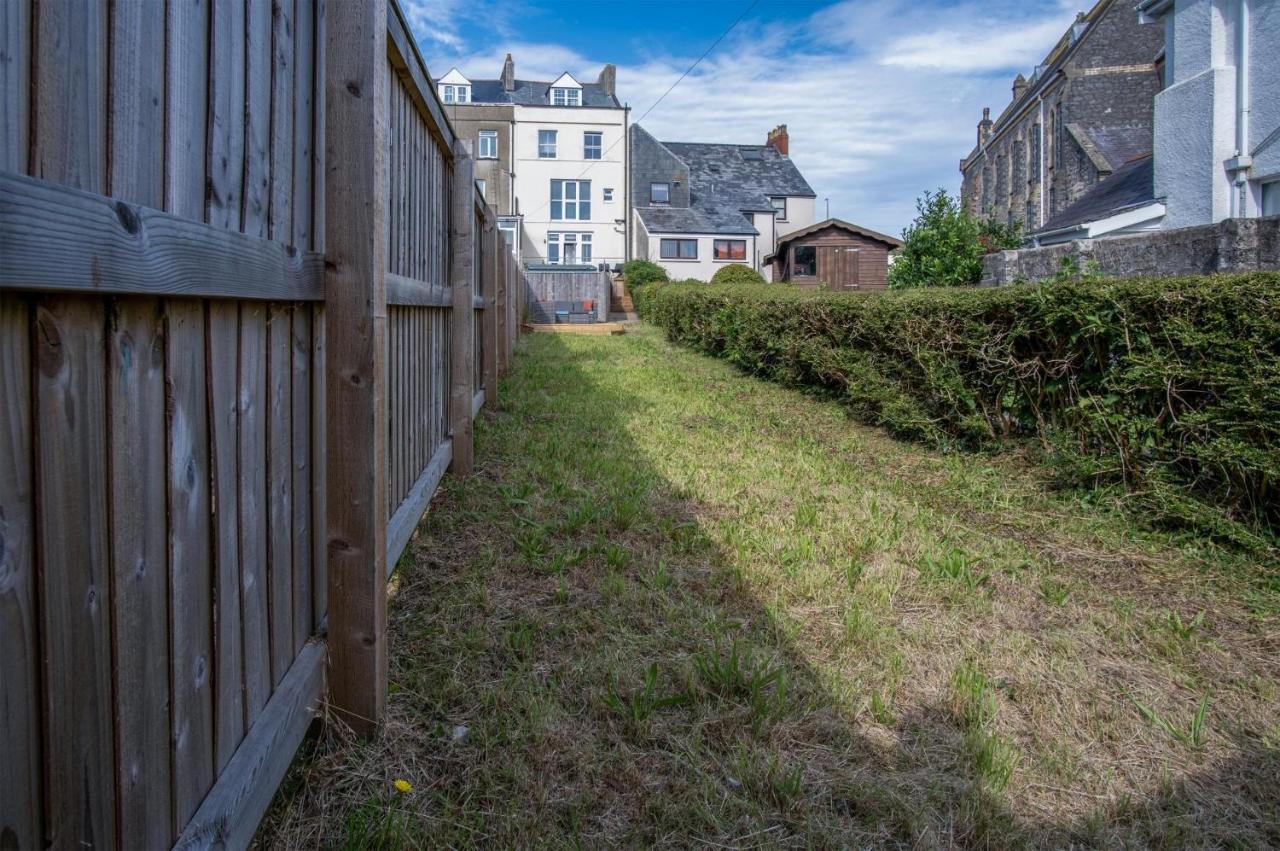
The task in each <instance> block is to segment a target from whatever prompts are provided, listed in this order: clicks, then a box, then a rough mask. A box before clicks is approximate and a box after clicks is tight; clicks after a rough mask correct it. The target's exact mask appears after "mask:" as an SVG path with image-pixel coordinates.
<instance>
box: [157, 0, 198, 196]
mask: <svg viewBox="0 0 1280 851" xmlns="http://www.w3.org/2000/svg"><path fill="white" fill-rule="evenodd" d="M167 26H168V45H167V51H166V53H167V57H166V62H167V65H168V67H167V73H166V75H165V76H166V80H167V86H166V89H165V104H166V109H165V113H166V121H165V136H166V139H165V158H164V159H165V196H166V197H165V204H164V206H165V209H166V210H168V211H169V212H171V213H174V214H175V215H179V216H182V217H184V218H188V219H194V220H195V221H203V220H204V216H205V197H204V196H205V174H206V169H207V166H208V161H207V159H206V156H205V136H206V126H207V125H206V121H207V117H208V97H209V93H208V92H209V90H208V70H209V6H208V3H207V0H181V2H173V3H170V4H169V5H168V9H167Z"/></svg>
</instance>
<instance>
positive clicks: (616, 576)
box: [600, 569, 627, 600]
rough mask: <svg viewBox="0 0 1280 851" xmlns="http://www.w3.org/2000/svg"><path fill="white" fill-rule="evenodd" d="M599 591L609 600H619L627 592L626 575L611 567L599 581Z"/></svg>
mask: <svg viewBox="0 0 1280 851" xmlns="http://www.w3.org/2000/svg"><path fill="white" fill-rule="evenodd" d="M600 593H601V594H603V595H604V596H605V597H606V598H608V599H610V600H621V599H622V598H623V597H624V596H625V595H626V593H627V577H626V576H624V575H623V574H621V573H619V572H618V571H616V570H612V569H611V570H610V571H609V572H608V573H606V574H605V575H604V581H603V582H601V583H600Z"/></svg>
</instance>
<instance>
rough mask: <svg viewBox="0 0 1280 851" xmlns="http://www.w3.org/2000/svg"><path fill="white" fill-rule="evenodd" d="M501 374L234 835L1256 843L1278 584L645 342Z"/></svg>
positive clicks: (1272, 761) (1268, 762)
mask: <svg viewBox="0 0 1280 851" xmlns="http://www.w3.org/2000/svg"><path fill="white" fill-rule="evenodd" d="M516 367H517V368H516V371H515V373H514V374H513V375H512V377H511V378H510V379H508V381H507V382H506V383H505V384H504V386H503V388H502V389H503V391H504V392H503V402H502V409H501V412H500V413H499V414H498V415H496V416H492V415H490V416H489V417H488V418H487V419H486V420H485V422H484V423H483V424H482V426H481V428H480V431H479V445H480V456H479V471H478V474H477V475H476V476H475V477H474V478H473V479H470V480H467V481H465V482H452V483H450V484H449V486H448V487H447V489H446V491H445V492H444V493H443V494H442V496H441V497H440V498H438V499H437V500H436V502H435V504H434V505H433V507H432V510H431V513H430V515H429V516H428V518H427V520H426V521H425V523H424V525H423V527H422V529H421V530H420V537H419V538H418V539H417V540H416V541H415V542H414V543H413V545H412V548H411V551H410V553H409V554H408V555H407V556H406V557H405V558H404V559H403V561H402V563H401V565H400V568H399V571H398V573H397V582H398V587H397V588H396V589H395V595H394V598H393V600H392V604H391V612H390V630H391V637H392V681H393V693H392V697H391V701H390V709H389V719H388V723H387V726H386V730H385V732H384V734H383V735H382V736H381V737H380V738H379V739H378V740H377V741H374V742H370V743H356V742H354V741H352V740H351V739H350V738H349V737H346V736H343V735H341V734H340V733H338V732H335V731H334V729H333V728H332V727H330V728H327V732H326V734H325V737H324V738H322V739H320V740H318V741H316V742H313V743H312V744H310V745H309V746H308V747H307V749H306V750H305V752H304V753H303V754H302V755H300V757H299V759H298V760H297V762H296V764H295V766H294V769H293V771H292V773H291V775H290V778H289V780H288V781H287V782H286V785H285V787H284V789H283V790H282V792H281V794H280V795H279V797H278V800H277V802H276V805H275V807H274V809H273V811H272V813H271V814H270V816H269V818H268V820H267V821H266V823H265V824H264V827H263V829H262V831H261V832H260V835H259V842H260V844H262V845H264V846H279V847H315V846H325V847H349V848H357V847H359V848H364V847H387V848H391V847H396V848H399V847H408V848H415V847H454V846H480V845H484V846H496V847H517V846H518V847H544V846H550V847H562V846H587V847H601V846H614V845H625V846H642V845H644V846H648V845H664V846H701V847H712V848H717V847H729V848H755V847H801V846H820V847H848V846H886V847H904V846H909V847H925V848H931V847H953V846H987V847H1010V846H1026V847H1066V846H1071V845H1083V846H1108V847H1120V846H1131V847H1138V846H1157V847H1188V846H1193V847H1201V846H1217V845H1236V846H1242V847H1265V846H1268V845H1275V844H1280V791H1278V790H1277V785H1276V778H1277V777H1278V776H1280V750H1278V748H1280V623H1278V620H1277V587H1278V586H1280V582H1278V581H1277V578H1276V573H1275V570H1274V567H1269V566H1266V565H1260V564H1253V563H1250V562H1249V560H1248V559H1247V558H1245V557H1243V556H1238V555H1233V554H1232V553H1229V552H1224V551H1221V550H1218V549H1215V548H1214V547H1212V546H1211V545H1209V544H1206V543H1203V542H1198V541H1194V540H1181V539H1174V538H1172V537H1169V536H1165V535H1160V534H1154V533H1146V532H1142V531H1140V530H1139V529H1137V528H1135V527H1134V525H1133V524H1132V523H1131V522H1130V521H1127V520H1126V519H1124V517H1123V516H1121V515H1119V514H1117V513H1114V512H1110V511H1108V510H1105V508H1100V507H1096V506H1091V505H1086V504H1082V503H1081V502H1080V501H1079V500H1077V499H1075V498H1073V497H1072V495H1069V494H1056V493H1053V492H1050V491H1049V490H1048V489H1047V488H1046V487H1045V485H1044V484H1043V482H1042V480H1041V479H1040V477H1039V476H1038V475H1037V474H1036V472H1035V471H1034V470H1033V469H1028V467H1027V466H1026V464H1025V463H1023V462H1022V461H1021V460H1019V459H1017V458H1014V457H984V456H973V455H942V454H937V453H931V452H927V451H923V450H921V449H919V448H918V447H914V446H910V445H906V444H902V443H899V442H896V441H893V440H890V439H888V438H887V437H885V436H884V435H883V434H881V433H879V432H877V431H875V430H871V429H866V428H862V427H859V426H856V425H853V424H851V423H850V422H849V421H848V420H847V418H846V417H845V416H844V415H843V412H842V410H841V409H840V407H839V406H838V405H837V404H836V403H833V402H829V401H822V400H819V399H815V398H811V397H805V396H802V395H799V394H796V393H794V392H791V391H787V390H783V389H780V388H777V387H773V386H769V385H765V384H762V383H759V382H756V381H754V380H752V379H749V378H746V377H743V376H741V375H739V374H737V373H735V372H734V371H733V370H732V369H730V368H729V367H727V366H725V365H724V364H722V363H718V362H715V361H711V360H708V359H704V358H700V357H698V356H695V355H692V354H689V353H687V352H683V351H680V350H677V349H674V348H672V347H670V346H668V345H667V344H665V343H664V342H663V341H662V340H661V339H660V338H659V337H658V336H657V335H655V334H653V333H652V332H649V331H641V332H640V333H639V334H633V335H630V336H628V337H625V338H617V339H576V338H575V339H571V340H570V339H561V338H555V337H539V338H536V339H531V340H528V341H526V343H525V351H524V352H523V354H522V356H521V358H519V359H518V361H517V364H516ZM1198 616H1200V620H1198V621H1197V617H1198ZM735 654H736V657H737V661H736V663H735V662H734V658H735ZM650 671H652V672H653V673H652V674H651V673H650ZM1206 695H1207V696H1208V709H1207V712H1206V721H1205V724H1204V726H1203V728H1202V729H1201V730H1200V732H1199V733H1195V734H1193V733H1192V732H1191V730H1190V727H1191V721H1192V718H1193V716H1194V714H1195V712H1196V708H1197V706H1198V705H1199V703H1200V701H1201V700H1202V699H1203V698H1204V697H1205V696H1206ZM666 698H675V699H677V700H674V701H670V702H668V701H666V700H665V699H666ZM1139 704H1141V706H1142V707H1146V709H1147V710H1148V711H1146V712H1144V710H1143V709H1142V708H1140V706H1139ZM1153 718H1155V719H1159V722H1157V721H1154V720H1153ZM1160 722H1163V723H1160ZM462 725H465V727H466V733H465V735H460V732H459V731H458V728H459V727H460V726H462ZM1171 731H1173V732H1171ZM396 778H403V779H407V780H409V781H410V782H411V783H412V784H413V791H412V792H409V793H407V794H399V793H397V792H395V791H394V790H393V788H392V785H391V784H392V781H393V780H394V779H396Z"/></svg>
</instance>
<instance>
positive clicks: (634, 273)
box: [622, 260, 667, 288]
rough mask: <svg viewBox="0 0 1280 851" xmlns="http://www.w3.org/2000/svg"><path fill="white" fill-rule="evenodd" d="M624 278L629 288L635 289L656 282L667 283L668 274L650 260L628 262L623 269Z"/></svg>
mask: <svg viewBox="0 0 1280 851" xmlns="http://www.w3.org/2000/svg"><path fill="white" fill-rule="evenodd" d="M622 277H623V279H624V280H626V282H627V287H628V288H635V287H642V286H644V285H645V284H651V283H654V282H655V281H665V280H666V279H667V272H666V270H665V269H663V268H662V267H661V266H659V265H658V264H657V263H654V262H652V261H650V260H628V261H627V263H626V265H624V266H623V267H622Z"/></svg>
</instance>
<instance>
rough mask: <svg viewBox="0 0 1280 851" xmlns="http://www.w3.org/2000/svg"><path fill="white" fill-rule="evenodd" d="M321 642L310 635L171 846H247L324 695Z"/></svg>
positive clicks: (217, 847)
mask: <svg viewBox="0 0 1280 851" xmlns="http://www.w3.org/2000/svg"><path fill="white" fill-rule="evenodd" d="M324 685H325V644H324V642H323V641H322V640H319V639H312V640H311V641H309V642H308V643H307V644H306V645H304V646H303V648H302V652H301V653H299V654H298V657H297V658H296V659H295V660H294V662H293V665H292V666H290V668H289V672H288V673H287V674H285V676H284V679H283V680H281V682H280V685H279V686H278V687H277V688H276V690H275V693H274V694H272V695H271V699H270V700H268V701H267V705H266V706H265V707H264V708H263V710H262V714H261V715H259V716H258V720H257V721H255V722H254V724H253V727H252V728H251V729H250V730H249V734H248V735H247V736H245V739H244V741H243V742H241V743H240V747H238V748H236V752H235V754H234V755H233V756H232V757H231V761H230V762H228V763H227V767H226V769H224V770H223V772H222V774H221V775H220V776H219V778H218V781H217V783H215V784H214V786H213V789H212V790H210V792H209V794H208V795H206V796H205V799H204V802H203V803H202V804H201V805H200V809H198V810H197V811H196V814H195V816H193V817H192V819H191V821H190V822H189V823H188V824H187V826H186V828H185V829H184V830H183V831H182V835H181V836H179V837H178V841H177V842H175V843H174V845H173V847H174V848H175V849H205V848H207V849H215V848H216V849H224V848H248V847H249V843H250V842H252V841H253V835H254V833H255V832H256V831H257V829H258V822H260V821H261V820H262V816H263V814H265V813H266V811H267V807H269V806H270V805H271V799H272V798H273V797H275V793H276V790H277V789H278V788H279V786H280V781H281V780H283V779H284V775H285V772H287V771H288V770H289V764H290V763H291V762H292V761H293V755H294V754H295V753H297V750H298V746H299V745H300V744H301V743H302V737H303V736H304V735H306V732H307V728H308V727H309V726H310V725H311V721H312V719H313V718H315V716H316V714H317V713H318V712H319V710H320V705H321V702H322V700H323V699H324Z"/></svg>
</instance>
